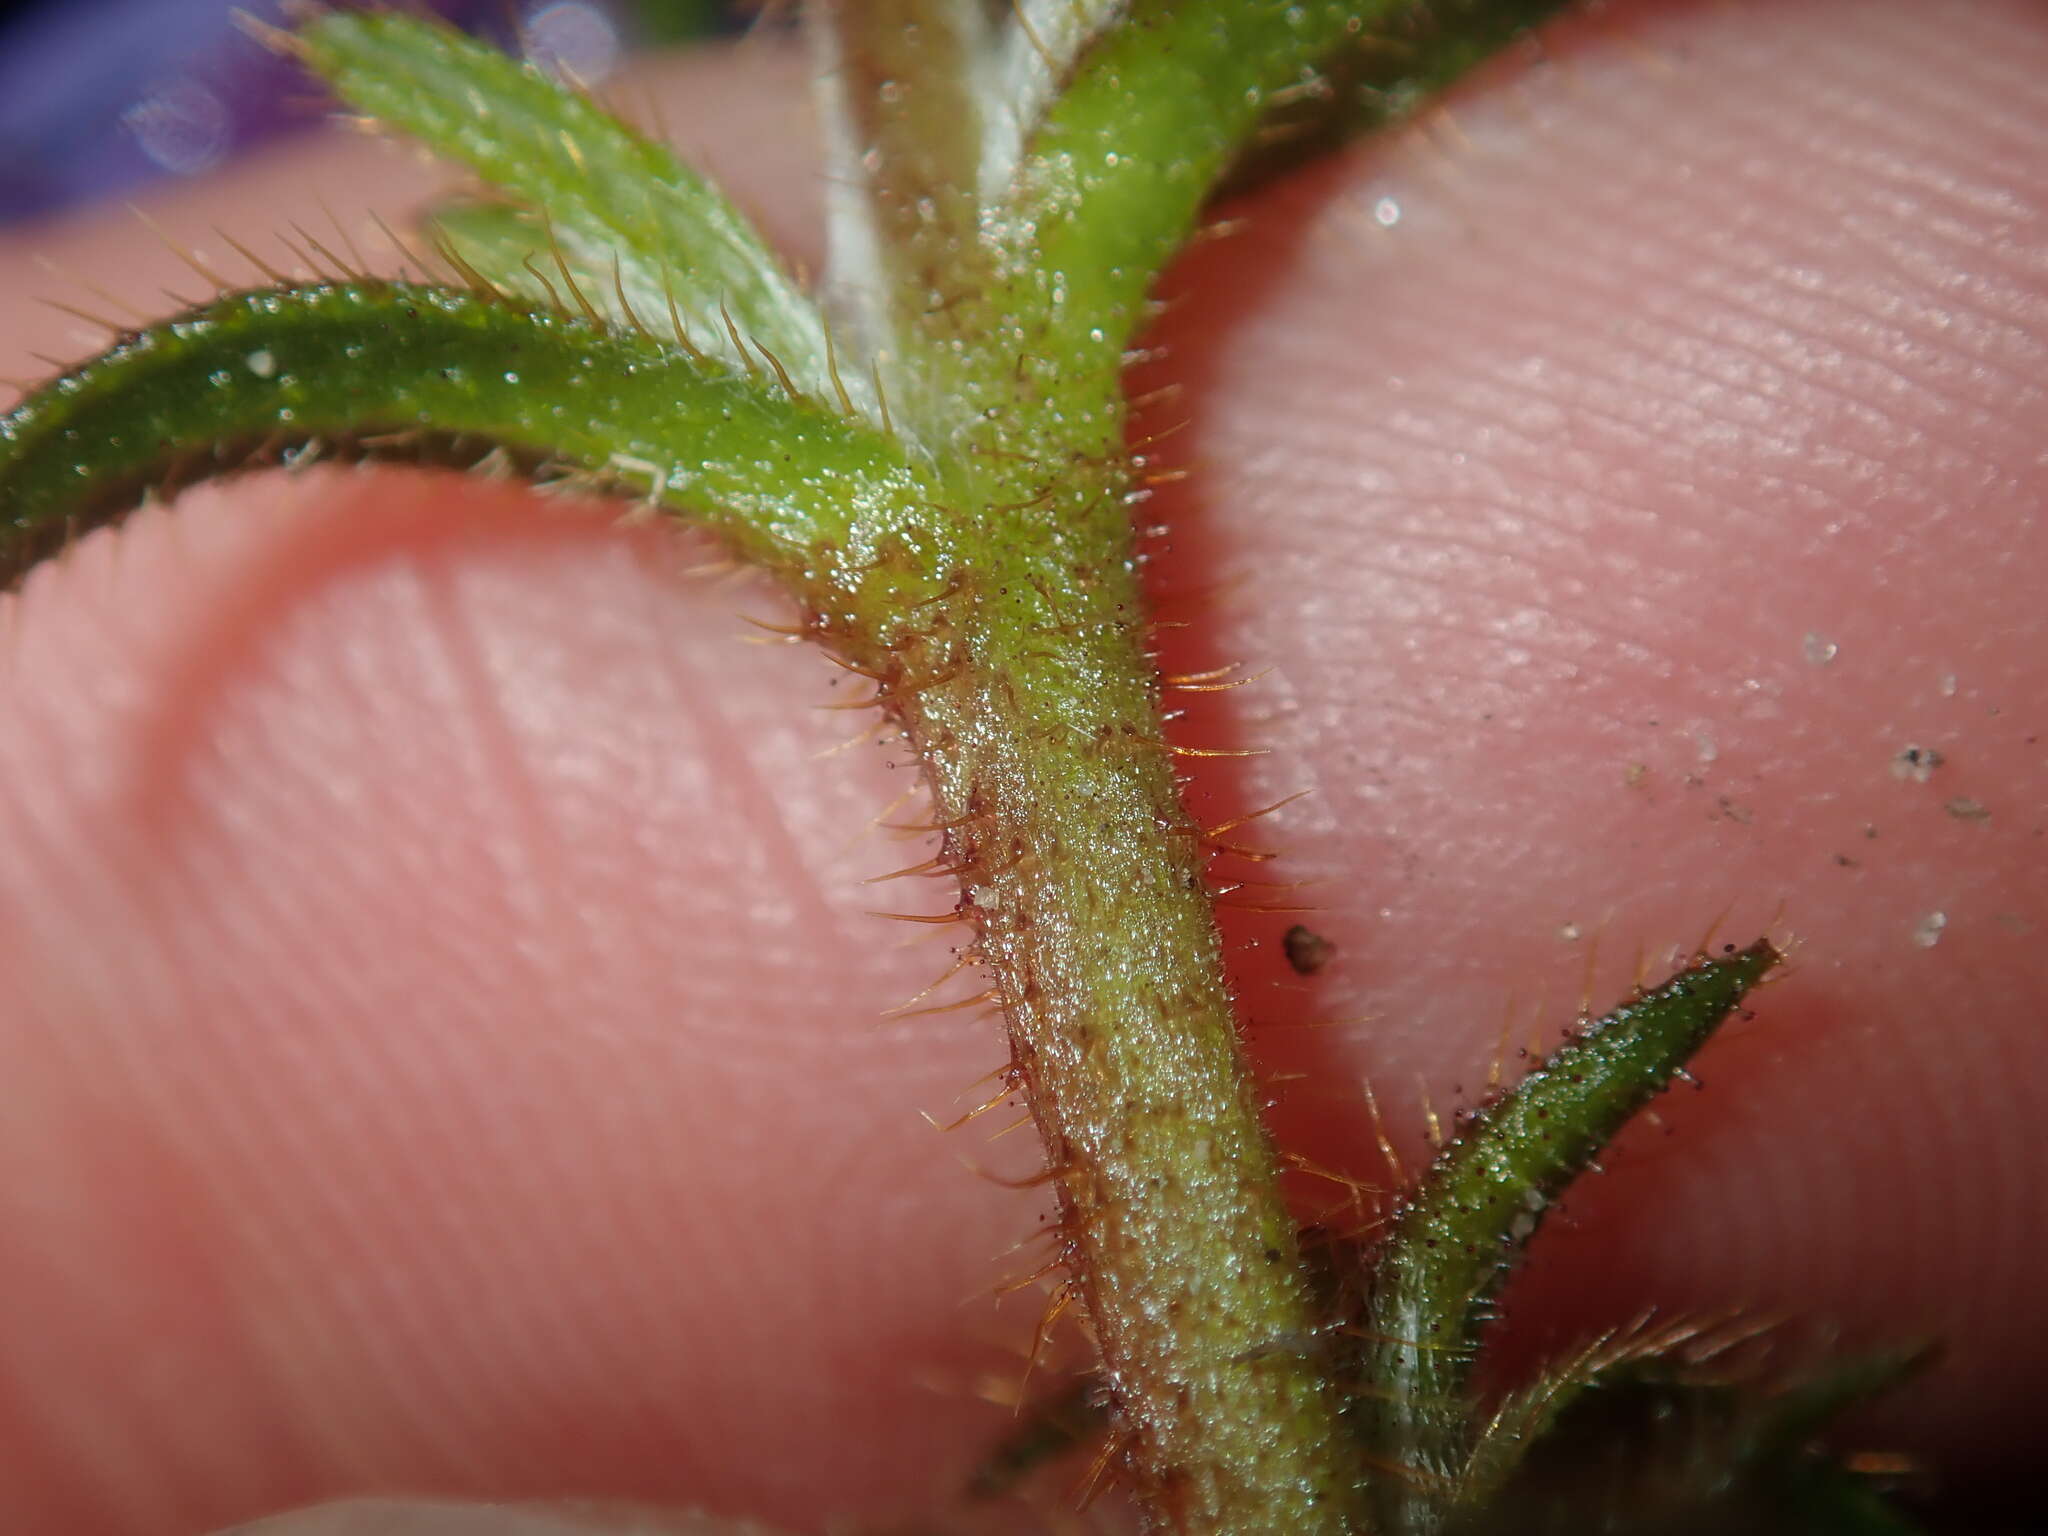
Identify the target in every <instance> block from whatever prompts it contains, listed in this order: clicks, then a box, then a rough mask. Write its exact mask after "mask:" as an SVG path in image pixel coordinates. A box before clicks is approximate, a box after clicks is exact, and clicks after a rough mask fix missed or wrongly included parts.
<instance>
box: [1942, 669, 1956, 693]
mask: <svg viewBox="0 0 2048 1536" xmlns="http://www.w3.org/2000/svg"><path fill="white" fill-rule="evenodd" d="M1940 687H1941V696H1942V697H1943V698H1944V699H1952V698H1954V697H1955V696H1956V675H1955V673H1953V672H1944V673H1942V674H1941V683H1940Z"/></svg>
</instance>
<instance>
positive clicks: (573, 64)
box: [0, 0, 757, 224]
mask: <svg viewBox="0 0 2048 1536" xmlns="http://www.w3.org/2000/svg"><path fill="white" fill-rule="evenodd" d="M419 8H420V9H424V10H432V11H435V12H438V13H439V14H441V15H443V16H445V17H447V18H448V19H449V20H450V21H453V22H454V23H455V24H456V25H458V26H461V27H464V28H467V29H469V30H470V31H473V32H477V33H480V34H483V35H485V36H489V37H491V38H492V39H493V40H495V41H497V42H499V43H501V44H505V45H515V44H516V43H518V42H519V41H521V40H523V43H524V47H525V51H526V52H527V53H528V54H530V55H533V56H536V57H539V58H542V59H544V60H548V61H552V62H556V63H559V64H561V65H563V66H565V67H566V68H567V69H568V70H570V71H571V72H573V73H574V74H575V75H576V76H577V77H578V78H579V79H582V80H585V81H589V82H591V83H592V84H596V83H599V82H601V81H602V80H603V79H604V77H605V75H606V74H607V73H609V71H610V70H611V69H612V67H613V66H614V65H615V64H616V63H617V61H618V60H619V58H620V57H621V56H622V55H623V54H625V53H626V52H627V51H629V50H632V49H636V48H646V47H659V46H663V45H666V44H672V43H679V42H686V41H689V40H690V39H693V38H699V37H705V36H709V35H713V34H716V33H718V32H721V31H727V30H732V29H733V28H735V27H737V26H739V25H743V24H744V23H745V18H746V17H748V16H751V15H752V14H754V11H755V9H757V8H755V7H742V6H739V5H735V4H733V3H732V0H428V3H426V4H424V5H421V6H419ZM284 10H285V3H284V0H34V3H29V4H17V5H13V6H8V7H5V8H0V224H12V223H19V222H21V221H23V220H28V219H34V218H37V217H39V216H42V215H47V214H52V213H57V212H61V211H62V210H64V209H66V208H69V207H73V206H75V205H77V204H79V203H84V202H91V201H96V200H100V199H104V198H110V197H120V196H132V195H134V193H135V192H136V190H137V189H138V188H141V187H144V186H146V185H148V184H150V183H151V182H156V181H162V180H164V179H167V178H176V177H187V176H198V175H201V174H203V173H205V172H207V171H210V170H212V169H214V168H215V167H216V166H218V165H220V164H222V163H223V162H224V161H226V160H228V159H230V158H231V157H233V156H235V155H238V154H241V153H244V152H245V151H247V150H249V149H251V148H253V147H255V146H257V145H259V144H262V143H264V142H266V141H268V140H271V139H274V138H276V137H278V136H280V135H282V134H288V133H294V132H302V131H304V130H305V129H306V128H308V127H310V126H312V125H314V124H316V123H318V122H319V121H320V120H321V116H322V113H323V105H322V103H321V102H320V101H319V99H318V98H317V97H316V96H315V95H314V94H313V91H312V87H311V86H310V84H309V83H308V82H307V80H306V79H305V77H304V76H303V75H302V74H301V73H300V72H299V71H298V70H297V69H296V68H295V67H294V66H293V65H292V64H291V63H290V62H289V61H288V60H285V59H280V58H278V57H277V56H276V55H274V54H272V53H271V52H269V51H268V50H267V49H265V48H264V47H263V46H262V45H261V44H259V43H257V42H256V41H255V40H254V39H252V38H251V37H250V36H249V35H248V34H247V33H246V32H244V31H243V30H242V29H241V28H240V27H239V26H238V25H237V23H236V19H235V18H236V15H237V13H238V12H241V13H246V14H248V15H250V16H253V17H255V18H256V19H257V20H260V21H266V22H270V23H272V24H273V25H281V24H283V23H284V20H285V16H284Z"/></svg>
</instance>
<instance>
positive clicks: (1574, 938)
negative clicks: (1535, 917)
mask: <svg viewBox="0 0 2048 1536" xmlns="http://www.w3.org/2000/svg"><path fill="white" fill-rule="evenodd" d="M1583 931H1584V930H1582V929H1581V928H1580V927H1579V925H1578V924H1577V923H1560V924H1559V925H1558V929H1557V936H1558V938H1559V939H1560V940H1561V941H1562V942H1564V943H1566V944H1576V943H1578V942H1579V935H1580V934H1581V933H1582V932H1583Z"/></svg>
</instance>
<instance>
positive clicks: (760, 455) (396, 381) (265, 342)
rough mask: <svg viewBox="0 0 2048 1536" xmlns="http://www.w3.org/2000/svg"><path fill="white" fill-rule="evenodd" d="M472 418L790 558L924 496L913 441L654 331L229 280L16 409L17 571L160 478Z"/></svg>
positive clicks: (794, 560)
mask: <svg viewBox="0 0 2048 1536" xmlns="http://www.w3.org/2000/svg"><path fill="white" fill-rule="evenodd" d="M421 433H425V434H430V435H436V436H440V437H444V438H445V437H446V436H448V435H450V434H462V435H467V436H472V437H475V438H480V439H484V440H486V441H487V442H489V443H494V444H499V445H502V446H504V447H506V448H508V449H510V450H513V451H514V452H515V454H517V455H518V456H520V457H521V458H523V459H525V460H527V461H529V462H530V461H535V460H550V461H557V462H562V463H566V464H568V465H572V466H576V467H580V468H581V469H584V470H586V471H589V472H591V473H592V474H594V475H597V476H600V477H602V478H603V479H604V480H605V481H607V482H608V483H615V484H619V485H621V486H624V487H627V488H630V489H632V490H633V491H635V492H638V493H641V494H644V495H646V496H647V497H648V498H649V499H650V500H656V501H659V502H661V503H662V504H664V505H668V506H679V507H686V508H688V509H689V510H690V511H691V512H693V513H695V514H696V516H697V519H698V520H699V521H701V522H702V523H704V524H705V525H707V526H709V527H711V528H712V529H714V530H716V531H718V532H720V533H722V534H723V535H725V536H726V537H727V538H729V539H730V540H731V541H732V542H733V544H734V545H735V546H736V548H738V549H739V550H740V551H741V552H743V553H745V554H747V555H749V556H751V557H752V558H754V559H755V560H757V561H759V562H761V563H763V564H766V565H769V566H771V567H778V568H781V569H783V570H785V571H790V570H801V569H806V568H808V567H809V566H810V565H812V564H814V563H815V562H816V560H817V559H818V557H819V555H820V553H821V552H822V551H824V550H826V549H828V548H830V547H836V546H838V545H840V544H843V543H844V541H845V539H846V536H847V530H848V528H849V526H850V525H851V524H852V522H853V521H854V520H855V519H856V518H857V517H858V516H859V515H860V514H861V512H862V511H863V509H865V508H867V507H869V506H870V505H872V504H873V503H874V501H875V500H876V499H877V498H880V497H882V496H884V495H886V494H893V495H894V496H895V497H898V498H901V497H905V496H909V495H912V494H914V491H913V489H912V482H911V479H910V473H909V470H908V469H907V467H906V466H905V464H904V461H903V458H902V454H901V449H900V445H898V444H897V443H895V442H894V440H892V439H887V438H884V437H882V436H880V435H879V434H877V433H875V432H873V431H872V430H871V429H869V428H867V427H866V426H865V425H864V424H857V423H855V422H852V421H849V420H846V419H844V418H842V417H841V416H839V415H837V414H836V413H835V412H833V411H830V410H827V409H825V408H823V407H822V406H819V405H817V404H815V403H812V402H810V401H807V400H801V399H795V400H793V399H791V398H789V397H788V396H787V395H785V394H784V393H783V392H782V390H781V389H780V387H779V386H776V385H771V384H767V383H765V382H763V381H762V380H760V379H757V378H754V377H750V376H749V375H747V374H745V373H743V372H741V371H739V370H737V369H728V368H726V367H724V366H723V365H722V364H717V363H706V362H703V361H700V360H696V359H693V358H690V357H689V356H687V355H685V354H682V353H680V352H677V351H675V350H673V349H671V348H668V347H664V346H661V345H659V344H657V343H656V342H654V341H652V340H651V339H649V338H646V337H643V336H639V335H636V334H620V333H618V332H616V331H612V330H609V329H606V328H602V327H599V326H596V325H593V324H591V323H589V322H588V321H585V320H583V319H580V318H573V317H569V316H565V315H562V314H559V313H555V312H550V311H546V310H532V309H525V308H520V307H516V306H514V305H511V304H507V303H492V302H487V301H485V300H483V299H481V298H478V297H477V296H476V295H474V294H469V293H464V292H460V291H455V290H449V289H442V288H430V287H422V286H418V285H414V284H407V283H387V282H377V281H367V280H366V281H362V282H354V283H343V284H331V285H330V284H318V285H312V286H308V287H301V288H287V289H264V290H259V291H257V292H253V293H239V294H231V295H228V296H226V297H223V298H220V299H217V300H215V301H214V302H213V303H210V304H207V305H203V306H201V307H200V308H198V309H194V310H191V311H189V312H188V313H186V314H184V315H182V316H180V317H178V318H177V319H175V320H172V321H170V322H168V323H166V324H164V325H161V326H157V327H153V328H151V329H150V330H147V331H143V332H140V333H138V334H135V335H131V336H128V337H126V338H124V339H123V340H122V341H121V342H120V343H119V344H118V345H117V346H115V347H114V348H113V349H112V350H111V351H109V352H107V353H105V354H103V355H102V356H100V357H98V358H96V359H94V360H93V361H91V362H89V363H87V364H85V365H84V366H82V367H80V368H78V369H76V370H74V371H73V372H71V373H69V374H66V375H65V376H64V377H62V378H60V379H58V380H56V381H55V382H53V383H52V384H50V385H48V386H46V387H45V388H44V389H42V390H40V391H39V392H37V393H36V394H35V395H33V396H31V397H30V398H29V399H27V400H26V401H24V402H23V403H22V404H20V405H19V406H17V407H16V408H15V409H14V410H13V411H11V412H10V413H8V414H7V415H6V416H4V417H0V582H7V581H12V580H15V579H18V578H19V576H20V575H21V574H22V573H23V572H24V571H25V570H26V569H27V568H28V567H29V566H30V565H32V564H33V563H34V562H35V561H36V560H37V559H39V558H41V557H42V556H43V555H46V554H48V553H50V552H51V551H52V550H53V549H55V548H57V547H59V546H60V545H61V544H62V543H63V542H64V541H65V539H66V538H68V537H69V536H70V535H71V534H72V533H74V532H77V531H82V530H83V529H85V528H89V527H91V526H94V525H96V524H98V523H103V522H107V521H111V520H113V519H115V518H117V517H119V516H120V515H121V514H122V513H123V512H125V511H126V510H127V509H128V508H129V507H130V506H131V505H133V503H134V502H135V500H136V499H137V497H139V496H140V495H142V494H144V493H145V492H147V491H148V490H150V489H151V488H153V487H156V486H158V485H161V484H163V483H165V482H166V481H172V482H178V483H183V482H185V481H189V480H191V479H194V478H200V477H203V476H205V475H210V474H217V473H223V472H226V471H229V470H232V469H234V468H238V467H241V466H242V464H243V463H244V462H245V461H246V460H247V459H249V457H250V456H251V455H252V454H255V455H257V456H258V458H259V459H263V458H264V450H269V451H270V452H272V453H274V452H275V451H277V450H280V449H284V448H290V447H294V446H296V445H305V444H325V445H331V446H335V447H340V448H346V449H347V450H348V451H350V452H354V453H361V454H370V455H374V454H377V453H379V452H381V451H385V450H386V449H387V447H388V451H390V452H392V453H393V454H396V455H400V456H410V455H411V453H412V452H413V442H412V439H413V438H414V436H415V435H416V434H421Z"/></svg>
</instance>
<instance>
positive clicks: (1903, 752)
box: [1892, 745, 1943, 784]
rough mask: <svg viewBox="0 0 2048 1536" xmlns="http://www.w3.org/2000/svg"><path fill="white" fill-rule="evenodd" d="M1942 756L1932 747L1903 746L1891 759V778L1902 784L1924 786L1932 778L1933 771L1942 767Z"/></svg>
mask: <svg viewBox="0 0 2048 1536" xmlns="http://www.w3.org/2000/svg"><path fill="white" fill-rule="evenodd" d="M1942 762H1943V758H1942V755H1941V754H1940V753H1939V752H1937V751H1935V750H1934V748H1932V747H1921V746H1910V745H1909V746H1904V747H1901V748H1900V749H1899V750H1898V752H1897V753H1895V754H1894V755H1893V757H1892V777H1893V778H1895V779H1899V780H1901V781H1904V782H1910V783H1914V784H1925V783H1926V782H1927V781H1928V780H1929V779H1931V778H1933V777H1934V770H1935V769H1937V768H1939V767H1940V766H1941V765H1942Z"/></svg>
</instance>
